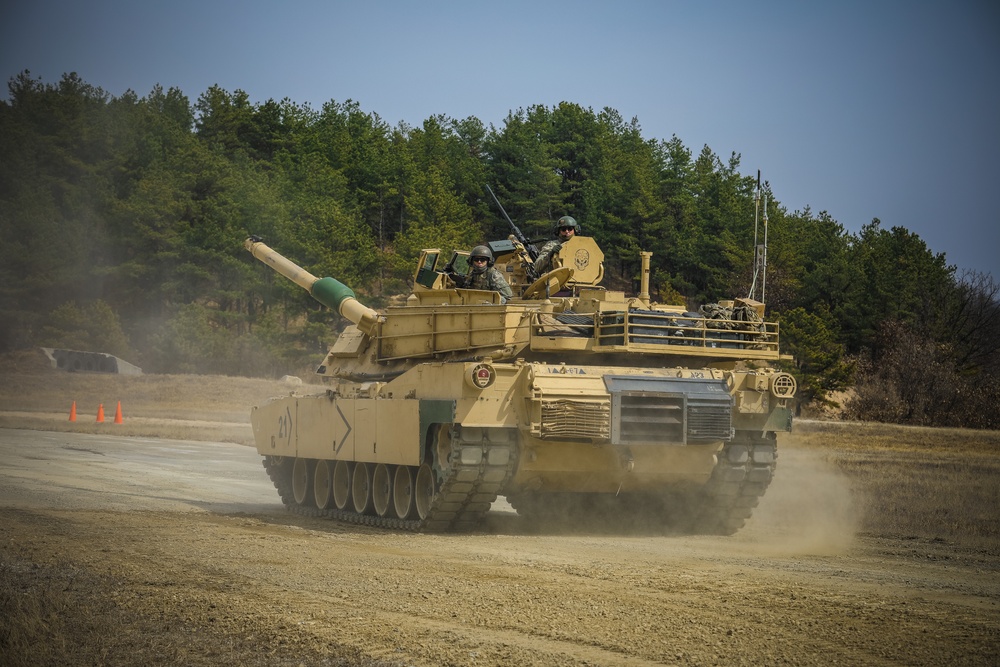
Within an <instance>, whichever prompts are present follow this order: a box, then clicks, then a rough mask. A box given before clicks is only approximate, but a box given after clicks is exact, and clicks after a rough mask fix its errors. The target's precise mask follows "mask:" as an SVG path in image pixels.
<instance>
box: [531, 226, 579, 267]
mask: <svg viewBox="0 0 1000 667" xmlns="http://www.w3.org/2000/svg"><path fill="white" fill-rule="evenodd" d="M579 233H580V223H578V222H577V221H576V220H575V219H573V218H572V217H571V216H568V215H564V216H563V217H561V218H559V222H557V223H556V237H557V238H555V239H553V240H551V241H548V242H546V244H545V245H543V246H542V249H541V250H539V251H538V257H536V258H535V265H534V266H535V274H536V275H539V276H540V275H542V274H543V273H545V272H546V271H548V270H550V269H551V268H552V256H553V255H554V254H556V253H557V252H559V249H560V248H562V244H563V243H565V242H566V241H569V240H570V239H571V238H573V237H574V236H576V235H577V234H579Z"/></svg>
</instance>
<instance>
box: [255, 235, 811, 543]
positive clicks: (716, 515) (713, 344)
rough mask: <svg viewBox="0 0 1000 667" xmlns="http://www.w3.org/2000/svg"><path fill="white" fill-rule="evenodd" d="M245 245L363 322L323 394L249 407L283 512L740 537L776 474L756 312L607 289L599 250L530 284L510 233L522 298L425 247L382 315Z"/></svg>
mask: <svg viewBox="0 0 1000 667" xmlns="http://www.w3.org/2000/svg"><path fill="white" fill-rule="evenodd" d="M245 245H246V248H247V249H248V250H249V251H250V252H251V253H252V254H253V255H254V256H255V257H257V258H258V259H259V260H261V261H262V262H264V263H266V264H269V265H271V266H272V267H273V268H274V269H275V270H276V271H278V272H279V273H281V274H283V275H285V276H286V277H288V278H290V279H291V280H293V281H295V282H296V283H297V284H299V285H300V286H302V287H303V288H305V289H307V290H308V291H309V292H310V293H311V294H312V295H313V296H314V297H315V298H316V299H317V300H318V301H320V302H321V303H323V304H325V305H327V306H328V307H330V308H333V309H335V310H336V311H337V312H339V313H340V314H341V315H343V316H344V317H346V318H347V319H348V320H350V321H351V322H353V323H354V324H353V325H351V326H348V327H347V328H346V329H345V330H344V331H343V332H342V333H341V334H340V336H339V337H338V338H337V341H336V343H335V344H334V345H333V347H332V348H331V349H330V351H329V352H328V354H327V355H326V357H325V358H324V360H323V363H322V364H321V365H320V366H319V368H318V369H317V373H318V374H319V375H321V376H323V377H324V378H325V380H326V381H327V382H328V388H327V389H326V391H325V392H324V393H322V394H319V395H311V396H297V395H291V396H287V397H283V398H278V399H274V400H272V401H270V402H269V403H267V404H265V405H262V406H259V407H256V408H254V409H253V412H252V415H251V421H252V424H253V431H254V437H255V440H256V446H257V450H258V452H259V453H260V454H262V455H263V456H264V467H265V468H266V469H267V471H268V474H269V475H270V477H271V479H272V480H273V482H274V485H275V486H276V487H277V489H278V493H279V495H280V496H281V499H282V501H283V502H284V503H285V504H286V505H287V506H288V507H289V508H291V509H292V510H294V511H297V512H300V513H303V514H307V515H322V516H327V517H330V518H334V519H338V520H344V521H350V522H356V523H364V524H368V525H376V526H383V527H387V528H395V529H406V530H427V531H467V530H470V529H472V528H474V527H475V526H476V525H477V524H479V523H480V521H481V520H482V519H483V517H484V515H485V514H486V513H487V512H488V511H489V509H490V506H491V504H492V503H493V502H494V501H495V500H496V499H497V497H498V496H505V497H506V498H507V500H508V501H509V503H510V504H511V505H512V506H513V507H514V508H515V509H516V510H517V511H518V513H519V514H522V515H527V516H529V517H534V518H535V519H554V520H557V521H566V522H570V525H575V524H576V523H577V522H580V521H586V520H588V519H592V518H595V517H603V518H604V519H606V520H609V521H611V522H612V523H611V525H613V526H616V527H621V528H624V527H627V526H642V527H644V528H646V529H654V530H683V531H696V532H705V533H715V534H731V533H733V532H735V531H736V530H738V529H739V528H740V527H742V526H743V524H744V522H745V520H746V519H747V518H748V517H749V516H750V514H751V511H752V509H753V508H754V507H755V506H756V505H757V503H758V500H759V499H760V497H761V495H762V494H763V493H764V491H765V489H766V488H767V486H768V484H769V483H770V481H771V477H772V475H773V472H774V468H775V461H776V456H777V452H776V441H775V432H777V431H787V430H789V429H790V428H791V421H792V413H791V399H792V397H793V396H794V394H795V386H796V385H795V380H794V378H793V377H792V376H791V375H789V374H787V373H783V372H779V371H776V370H775V369H773V368H771V367H770V365H769V364H770V362H773V361H776V360H777V359H778V358H779V354H778V326H777V324H775V323H772V322H766V321H764V320H763V314H764V304H762V303H758V302H755V301H751V300H747V299H742V300H740V299H737V300H734V301H732V302H723V303H720V304H718V305H716V306H715V307H713V308H711V309H709V310H707V311H706V312H705V313H691V312H686V311H685V308H684V307H681V306H665V305H658V304H654V303H651V302H650V300H649V295H648V285H649V258H650V254H649V253H642V267H643V268H642V287H641V293H640V294H638V295H637V296H626V295H625V294H624V293H622V292H616V291H610V290H605V289H603V288H601V287H599V286H598V284H597V283H599V282H600V280H601V278H602V277H603V259H604V256H603V253H602V252H601V250H600V248H599V247H598V246H597V244H596V243H595V242H594V241H593V239H591V238H587V237H577V238H574V239H572V240H571V241H569V242H568V243H566V244H565V245H564V246H563V248H562V250H561V251H560V253H559V256H558V257H557V258H556V261H555V263H554V266H556V268H555V269H554V270H553V271H551V272H549V273H548V274H546V275H544V276H542V277H540V278H538V279H537V280H530V279H529V276H530V275H531V273H530V268H529V264H530V259H529V258H528V257H527V254H526V253H525V251H524V247H523V246H522V245H521V244H520V243H519V242H518V241H516V240H515V238H514V237H511V238H510V239H508V240H505V241H498V242H494V243H491V244H489V245H490V247H491V250H492V251H493V254H494V257H495V258H496V260H495V261H496V264H495V265H496V267H497V268H498V269H499V270H501V271H502V272H503V273H504V275H505V276H507V278H508V282H509V283H511V286H512V289H513V291H514V295H515V297H514V298H513V299H511V300H510V301H508V302H507V303H506V304H503V305H501V304H500V298H499V295H498V294H497V293H495V292H487V291H478V290H467V289H455V288H454V287H453V285H454V284H455V283H454V282H453V281H452V278H451V276H450V274H452V273H456V272H457V273H459V274H462V273H465V272H467V271H468V253H466V252H452V253H451V254H450V256H448V257H447V262H446V261H445V256H443V255H442V253H441V252H440V251H439V250H434V249H431V250H425V251H423V252H422V253H421V255H420V258H419V263H418V265H417V268H416V271H415V273H414V280H413V282H414V291H413V293H412V294H411V295H410V296H409V298H408V299H407V302H406V304H405V305H402V306H397V307H390V308H387V309H386V310H385V311H384V312H377V311H375V310H372V309H370V308H368V307H366V306H364V305H362V304H360V303H359V302H358V301H357V299H356V298H355V295H354V293H353V292H352V291H351V290H350V289H349V288H347V287H346V286H344V285H343V284H341V283H339V282H338V281H336V280H334V279H332V278H321V279H318V278H316V277H315V276H313V275H311V274H310V273H308V272H307V271H305V270H304V269H302V268H300V267H298V266H296V265H295V264H293V263H292V262H290V261H288V260H287V259H285V258H284V257H282V256H281V255H279V254H278V253H277V252H275V251H274V250H272V249H271V248H269V247H267V246H266V245H265V244H264V243H262V242H260V241H259V240H258V239H256V238H254V237H251V238H250V239H247V241H246V244H245Z"/></svg>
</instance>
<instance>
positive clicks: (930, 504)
mask: <svg viewBox="0 0 1000 667" xmlns="http://www.w3.org/2000/svg"><path fill="white" fill-rule="evenodd" d="M786 442H787V444H788V445H790V446H796V447H805V448H809V449H813V450H816V451H818V452H819V453H820V454H821V456H822V458H824V459H825V460H826V461H828V462H830V463H832V464H833V465H835V466H836V467H837V468H838V469H839V470H840V471H841V472H842V473H843V474H844V475H846V476H847V477H848V479H849V480H850V482H851V485H852V488H853V490H854V492H855V495H856V497H857V499H858V500H859V502H860V503H861V505H862V507H863V512H864V514H863V519H862V530H863V531H864V532H865V533H868V534H872V535H877V536H885V537H903V538H921V539H932V540H944V541H947V542H954V543H957V544H966V545H969V546H975V547H981V548H986V549H989V550H990V551H996V552H1000V512H998V510H1000V456H998V455H1000V431H973V430H967V429H941V428H920V427H907V426H894V425H891V424H860V423H843V422H809V423H803V422H799V423H797V424H796V426H795V431H794V433H793V434H792V435H791V436H789V438H788V439H787V440H786Z"/></svg>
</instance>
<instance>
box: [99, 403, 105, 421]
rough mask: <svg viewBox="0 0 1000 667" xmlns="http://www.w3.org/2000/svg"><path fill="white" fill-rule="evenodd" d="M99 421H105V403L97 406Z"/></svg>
mask: <svg viewBox="0 0 1000 667" xmlns="http://www.w3.org/2000/svg"><path fill="white" fill-rule="evenodd" d="M97 423H98V424H103V423H104V403H101V404H100V405H99V406H97Z"/></svg>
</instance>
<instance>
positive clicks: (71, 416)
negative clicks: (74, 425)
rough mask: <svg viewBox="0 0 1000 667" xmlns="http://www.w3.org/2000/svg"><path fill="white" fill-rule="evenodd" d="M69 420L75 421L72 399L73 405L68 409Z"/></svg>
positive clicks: (74, 403) (74, 408) (74, 405)
mask: <svg viewBox="0 0 1000 667" xmlns="http://www.w3.org/2000/svg"><path fill="white" fill-rule="evenodd" d="M69 420H70V421H71V422H75V421H76V401H73V407H71V408H70V409H69Z"/></svg>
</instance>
